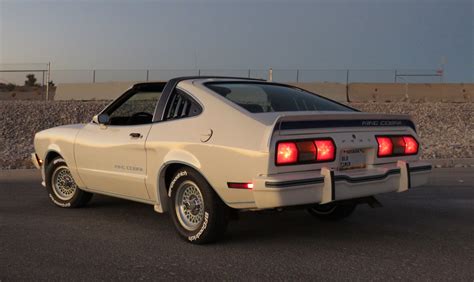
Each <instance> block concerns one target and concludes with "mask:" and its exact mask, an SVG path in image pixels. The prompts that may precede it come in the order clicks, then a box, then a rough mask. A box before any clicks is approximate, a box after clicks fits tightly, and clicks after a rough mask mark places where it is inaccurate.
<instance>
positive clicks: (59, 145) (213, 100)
mask: <svg viewBox="0 0 474 282" xmlns="http://www.w3.org/2000/svg"><path fill="white" fill-rule="evenodd" d="M34 145H35V151H36V153H34V154H32V160H33V162H34V164H35V166H36V167H37V168H40V169H41V171H42V175H43V180H44V181H43V183H42V184H43V186H45V187H46V189H47V192H48V194H49V197H50V199H51V201H52V202H53V203H54V204H56V205H57V206H60V207H65V208H74V207H80V206H83V205H85V204H86V203H87V202H88V201H89V200H90V199H91V196H92V193H98V194H104V195H109V196H113V197H119V198H124V199H129V200H133V201H138V202H142V203H146V204H150V205H153V206H154V209H155V211H157V212H159V213H163V212H169V213H170V215H171V218H172V220H173V222H174V224H175V226H176V229H177V231H178V233H179V234H180V235H181V236H182V237H183V238H185V239H186V240H188V241H190V242H193V243H206V242H211V241H215V240H216V239H218V238H219V237H220V236H221V235H222V234H223V233H224V232H225V229H226V226H227V222H228V221H229V218H233V215H235V213H236V211H242V210H246V211H249V210H250V211H253V210H263V209H281V208H284V207H295V206H297V207H303V208H307V209H308V210H309V212H310V213H311V214H312V215H314V216H316V217H319V218H323V219H340V218H344V217H347V216H349V215H350V214H351V213H352V212H353V211H354V208H355V207H356V205H357V204H359V203H369V204H371V205H375V204H377V203H378V202H377V201H376V200H375V199H374V198H373V196H374V195H377V194H381V193H387V192H402V191H406V190H408V189H409V188H411V187H416V186H419V185H422V184H424V183H426V182H427V179H428V176H429V173H430V171H431V165H430V164H428V163H425V162H421V161H419V155H420V145H419V140H418V137H417V134H416V131H415V126H414V124H413V122H412V121H411V120H410V118H409V117H408V116H404V115H381V114H367V113H361V112H359V111H357V110H355V109H352V108H350V107H348V106H345V105H342V104H339V103H337V102H334V101H331V100H329V99H326V98H323V97H321V96H318V95H316V94H313V93H310V92H308V91H305V90H303V89H299V88H297V87H293V86H289V85H284V84H279V83H270V82H265V81H261V80H253V79H244V78H225V77H181V78H175V79H172V80H170V81H168V82H167V83H158V82H157V83H138V84H136V85H134V86H133V87H131V88H130V89H129V90H128V91H126V92H125V93H124V94H123V95H122V96H120V97H119V98H117V99H116V100H115V101H113V102H112V103H111V104H109V105H108V106H107V107H106V108H105V109H104V110H103V111H102V112H101V113H99V114H98V115H96V116H94V117H93V118H92V121H91V122H90V123H87V124H75V125H66V126H59V127H55V128H51V129H47V130H44V131H41V132H38V133H37V134H36V135H35V141H34Z"/></svg>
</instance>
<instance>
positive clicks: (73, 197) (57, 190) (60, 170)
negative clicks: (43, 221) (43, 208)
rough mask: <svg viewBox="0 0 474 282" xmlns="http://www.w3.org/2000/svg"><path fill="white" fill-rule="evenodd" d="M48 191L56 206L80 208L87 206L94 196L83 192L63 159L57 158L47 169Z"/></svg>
mask: <svg viewBox="0 0 474 282" xmlns="http://www.w3.org/2000/svg"><path fill="white" fill-rule="evenodd" d="M45 172H46V190H47V191H48V194H49V198H50V199H51V201H52V202H53V204H55V205H56V206H59V207H62V208H79V207H82V206H84V205H85V204H87V203H88V202H89V201H90V199H91V198H92V194H91V193H89V192H85V191H83V190H81V189H80V188H79V187H78V186H77V184H76V182H75V181H74V178H73V177H72V175H71V172H70V170H69V167H68V166H67V164H66V162H65V161H64V160H63V159H62V158H59V157H58V158H55V159H54V160H52V161H51V162H50V163H49V164H48V166H47V167H46V171H45Z"/></svg>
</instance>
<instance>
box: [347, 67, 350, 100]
mask: <svg viewBox="0 0 474 282" xmlns="http://www.w3.org/2000/svg"><path fill="white" fill-rule="evenodd" d="M346 101H347V102H350V100H349V70H346Z"/></svg>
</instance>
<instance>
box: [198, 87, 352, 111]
mask: <svg viewBox="0 0 474 282" xmlns="http://www.w3.org/2000/svg"><path fill="white" fill-rule="evenodd" d="M205 85H206V87H208V88H209V89H211V90H212V91H214V92H216V93H217V94H219V95H221V96H222V97H225V98H226V99H228V100H230V101H232V102H233V103H235V104H237V105H239V106H241V107H242V108H244V109H246V110H247V111H249V112H251V113H266V112H299V111H354V110H353V109H351V108H349V107H346V106H344V105H341V104H338V103H336V102H333V101H331V100H328V99H326V98H323V97H320V96H317V95H315V94H312V93H310V92H306V91H304V90H300V89H297V88H292V87H289V86H284V85H278V84H270V83H259V82H209V83H206V84H205Z"/></svg>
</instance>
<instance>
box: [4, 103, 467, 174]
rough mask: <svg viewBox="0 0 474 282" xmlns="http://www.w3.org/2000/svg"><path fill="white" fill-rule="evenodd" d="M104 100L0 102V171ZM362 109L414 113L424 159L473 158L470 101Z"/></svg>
mask: <svg viewBox="0 0 474 282" xmlns="http://www.w3.org/2000/svg"><path fill="white" fill-rule="evenodd" d="M108 103H109V102H108V101H87V102H84V101H50V102H44V101H0V117H1V118H2V123H1V125H0V169H16V168H31V167H32V165H31V163H30V159H29V158H30V155H29V154H30V153H31V152H33V137H34V133H35V132H38V131H40V130H43V129H46V128H50V127H54V126H58V125H63V124H71V123H83V122H88V121H89V120H90V119H91V118H92V116H93V115H94V114H96V113H97V112H99V111H100V110H101V109H102V108H103V107H104V106H105V105H107V104H108ZM351 105H352V106H353V107H355V108H358V109H360V110H362V111H366V112H377V113H403V114H410V115H412V116H413V118H414V120H415V123H416V125H417V128H418V133H419V135H420V137H421V139H422V146H423V155H422V158H424V159H460V158H473V157H474V154H473V151H474V116H473V114H472V113H473V112H474V103H408V102H403V103H402V102H400V103H353V104H351Z"/></svg>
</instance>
